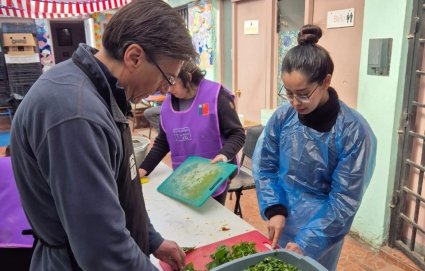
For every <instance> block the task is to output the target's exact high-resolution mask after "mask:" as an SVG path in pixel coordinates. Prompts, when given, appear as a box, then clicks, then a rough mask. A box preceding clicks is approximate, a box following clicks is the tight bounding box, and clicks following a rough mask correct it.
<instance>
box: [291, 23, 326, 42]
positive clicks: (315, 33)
mask: <svg viewBox="0 0 425 271" xmlns="http://www.w3.org/2000/svg"><path fill="white" fill-rule="evenodd" d="M321 37H322V29H321V28H320V27H318V26H317V25H311V24H306V25H304V26H302V27H301V29H300V32H299V33H298V37H297V41H298V44H300V45H302V44H316V43H317V42H318V41H319V39H320V38H321Z"/></svg>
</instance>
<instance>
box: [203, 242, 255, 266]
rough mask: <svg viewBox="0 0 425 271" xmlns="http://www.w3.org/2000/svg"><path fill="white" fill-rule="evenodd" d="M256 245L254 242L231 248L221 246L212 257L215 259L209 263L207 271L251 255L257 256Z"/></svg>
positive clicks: (242, 243)
mask: <svg viewBox="0 0 425 271" xmlns="http://www.w3.org/2000/svg"><path fill="white" fill-rule="evenodd" d="M255 253H257V251H256V250H255V243H253V242H241V243H239V244H235V245H233V246H232V247H231V248H230V247H228V246H224V245H222V246H219V247H218V248H217V249H216V251H215V252H214V253H213V254H211V255H210V257H211V258H212V259H213V261H212V262H209V263H207V265H206V266H205V267H206V268H207V270H210V269H213V268H214V267H217V266H219V265H222V264H224V263H227V262H230V261H232V260H234V259H238V258H241V257H245V256H248V255H251V254H255Z"/></svg>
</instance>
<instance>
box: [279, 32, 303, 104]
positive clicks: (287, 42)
mask: <svg viewBox="0 0 425 271" xmlns="http://www.w3.org/2000/svg"><path fill="white" fill-rule="evenodd" d="M298 32H299V31H298V30H292V31H283V32H280V33H279V45H278V63H279V66H278V67H279V72H278V77H277V78H278V79H277V90H276V92H278V91H279V90H280V88H281V87H282V79H281V78H282V74H281V67H282V61H283V58H284V57H285V55H286V54H287V53H288V51H289V50H290V49H291V48H292V47H294V46H296V45H297V44H298V42H297V36H298ZM277 103H278V105H279V104H281V103H282V99H281V98H280V97H279V96H278V99H277Z"/></svg>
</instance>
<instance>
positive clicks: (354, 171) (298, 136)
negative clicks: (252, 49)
mask: <svg viewBox="0 0 425 271" xmlns="http://www.w3.org/2000/svg"><path fill="white" fill-rule="evenodd" d="M321 36H322V31H321V29H320V28H319V27H317V26H314V25H305V26H303V27H302V28H301V31H300V33H299V34H298V45H297V46H295V47H294V48H292V49H291V50H290V51H289V52H288V54H287V55H286V56H285V58H284V59H283V63H282V81H283V87H282V89H281V90H280V91H279V95H280V96H281V97H283V98H285V99H286V100H288V102H284V103H283V105H282V106H281V107H279V108H278V109H277V110H276V112H275V113H274V115H273V116H272V117H271V119H270V120H269V122H268V124H267V126H266V127H265V129H264V131H263V134H262V135H261V136H260V138H259V140H258V142H257V145H256V149H255V153H254V157H253V174H254V179H255V182H256V186H257V196H258V202H259V206H260V212H261V215H262V216H263V218H264V219H268V231H269V238H270V240H272V245H273V247H274V246H275V245H276V244H279V245H280V246H281V247H283V248H286V249H288V250H291V251H294V252H297V253H299V254H303V255H307V256H310V257H312V258H313V259H315V260H317V261H318V262H319V263H321V264H322V265H323V266H324V267H326V268H327V269H329V270H335V269H336V265H337V262H338V258H339V255H340V252H341V247H342V243H343V239H344V236H345V235H346V234H347V233H348V231H349V230H350V227H351V224H352V222H353V218H354V215H355V214H356V212H357V210H358V208H359V206H360V202H361V199H362V197H363V194H364V192H365V190H366V188H367V186H368V184H369V181H370V179H371V176H372V173H373V170H374V167H375V155H376V138H375V135H374V134H373V132H372V130H371V128H370V127H369V125H368V123H367V122H366V120H365V119H364V118H363V117H362V116H361V115H360V114H359V113H358V112H356V111H355V110H353V109H351V108H349V107H348V106H347V105H346V104H345V103H343V102H342V101H340V100H339V99H338V95H337V93H336V91H335V89H334V88H332V87H330V83H331V79H332V73H333V68H334V65H333V62H332V59H331V57H330V55H329V53H328V52H327V51H326V50H325V49H324V48H323V47H321V46H319V45H317V44H316V43H317V42H318V40H319V39H320V37H321Z"/></svg>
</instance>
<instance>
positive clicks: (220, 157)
mask: <svg viewBox="0 0 425 271" xmlns="http://www.w3.org/2000/svg"><path fill="white" fill-rule="evenodd" d="M227 161H229V159H227V157H226V156H225V155H224V154H219V155H217V156H216V157H214V159H212V160H211V163H213V164H215V163H217V162H225V163H226V162H227Z"/></svg>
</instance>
